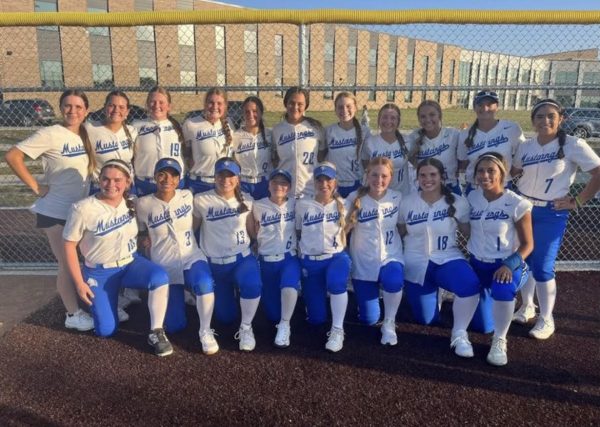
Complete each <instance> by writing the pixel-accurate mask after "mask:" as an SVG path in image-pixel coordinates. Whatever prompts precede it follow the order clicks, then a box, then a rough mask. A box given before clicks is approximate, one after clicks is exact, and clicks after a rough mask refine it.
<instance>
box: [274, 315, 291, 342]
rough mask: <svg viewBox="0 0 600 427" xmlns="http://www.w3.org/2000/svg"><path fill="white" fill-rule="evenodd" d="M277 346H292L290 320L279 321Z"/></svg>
mask: <svg viewBox="0 0 600 427" xmlns="http://www.w3.org/2000/svg"><path fill="white" fill-rule="evenodd" d="M275 327H276V328H277V334H276V335H275V347H279V348H286V347H289V346H290V335H291V330H290V322H283V321H281V322H279V323H278V324H277V325H276V326H275Z"/></svg>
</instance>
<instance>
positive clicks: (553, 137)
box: [513, 99, 600, 339]
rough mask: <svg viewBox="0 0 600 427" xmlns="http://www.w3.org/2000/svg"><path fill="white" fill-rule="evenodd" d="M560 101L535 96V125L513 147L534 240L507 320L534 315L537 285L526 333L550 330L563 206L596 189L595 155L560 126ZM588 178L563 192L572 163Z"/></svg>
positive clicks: (575, 204) (599, 175) (599, 173)
mask: <svg viewBox="0 0 600 427" xmlns="http://www.w3.org/2000/svg"><path fill="white" fill-rule="evenodd" d="M563 117H564V110H563V108H562V106H561V105H560V104H559V103H558V102H556V101H555V100H553V99H543V100H541V101H539V102H538V103H537V104H536V105H535V106H534V107H533V110H532V111H531V120H532V122H533V126H534V128H535V130H536V131H537V134H536V136H535V137H533V138H531V139H528V140H527V141H526V142H525V143H523V144H521V145H520V146H519V148H518V149H517V153H516V154H515V158H514V162H513V166H514V168H513V174H515V175H519V174H520V175H521V176H520V178H519V180H518V183H517V187H518V189H519V192H520V193H521V194H522V195H523V196H524V197H526V198H527V199H528V200H530V201H531V203H533V212H532V217H533V240H534V242H535V246H534V248H533V252H532V254H531V256H530V257H529V258H528V259H527V263H528V264H529V267H530V269H531V272H532V277H530V279H529V280H528V282H527V284H526V285H525V286H524V287H523V289H522V290H521V296H522V297H523V298H522V299H523V305H522V306H521V308H520V309H519V310H518V311H517V312H516V313H515V316H514V318H513V320H515V321H517V322H519V323H527V321H529V320H530V319H531V318H533V317H535V306H534V304H533V296H534V293H535V292H536V291H537V298H538V303H539V306H540V317H539V318H538V320H537V322H536V324H535V326H534V328H533V329H531V331H529V335H531V336H532V337H534V338H537V339H546V338H548V337H550V336H551V335H552V334H553V333H554V318H553V316H552V311H553V310H554V303H555V300H556V280H555V279H554V277H555V275H554V263H555V261H556V257H557V255H558V251H559V249H560V244H561V240H562V237H563V235H564V232H565V228H566V225H567V221H568V219H569V211H570V210H572V209H573V210H577V209H578V208H580V207H582V206H583V205H584V204H585V203H586V202H587V201H588V200H590V199H592V198H593V197H594V195H595V194H596V192H597V191H598V190H599V189H600V158H599V157H598V155H597V154H596V153H595V152H594V150H592V149H591V148H590V146H589V145H588V144H587V143H586V142H585V141H584V140H582V139H578V138H576V137H574V136H568V135H566V133H565V132H564V131H563V130H562V129H560V124H561V122H562V120H563ZM578 167H579V168H581V170H583V171H584V172H588V173H589V174H590V175H591V178H590V179H589V181H588V182H587V183H586V185H585V187H584V188H583V190H582V191H581V192H580V193H579V194H578V195H576V196H574V197H572V196H571V195H569V188H570V186H571V184H573V181H574V180H575V173H576V171H577V168H578Z"/></svg>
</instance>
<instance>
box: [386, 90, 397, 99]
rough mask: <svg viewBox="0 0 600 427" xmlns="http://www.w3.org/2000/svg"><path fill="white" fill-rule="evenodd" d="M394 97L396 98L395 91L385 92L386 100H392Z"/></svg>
mask: <svg viewBox="0 0 600 427" xmlns="http://www.w3.org/2000/svg"><path fill="white" fill-rule="evenodd" d="M395 99H396V92H394V91H393V90H388V91H387V93H386V100H387V102H394V101H395Z"/></svg>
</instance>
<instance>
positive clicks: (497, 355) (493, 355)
mask: <svg viewBox="0 0 600 427" xmlns="http://www.w3.org/2000/svg"><path fill="white" fill-rule="evenodd" d="M486 360H487V362H488V363H489V364H490V365H494V366H504V365H506V364H507V363H508V356H507V355H506V339H504V338H500V337H496V336H494V338H492V345H491V347H490V352H489V353H488V355H487V358H486Z"/></svg>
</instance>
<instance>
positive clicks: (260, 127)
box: [242, 96, 268, 144]
mask: <svg viewBox="0 0 600 427" xmlns="http://www.w3.org/2000/svg"><path fill="white" fill-rule="evenodd" d="M251 102H252V103H253V104H255V105H256V108H258V111H260V120H259V122H258V130H259V131H260V135H261V136H262V139H263V142H264V143H265V144H268V142H267V135H266V133H265V122H264V121H263V116H264V114H265V106H264V105H263V102H262V101H261V100H260V98H259V97H258V96H249V97H247V98H246V99H244V102H242V112H243V111H244V108H246V105H248V104H249V103H251Z"/></svg>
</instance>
